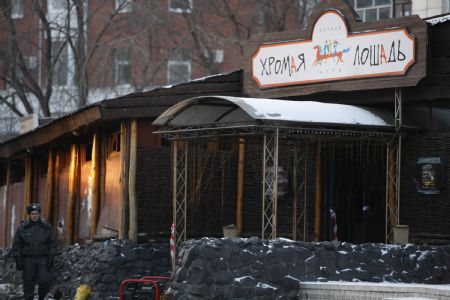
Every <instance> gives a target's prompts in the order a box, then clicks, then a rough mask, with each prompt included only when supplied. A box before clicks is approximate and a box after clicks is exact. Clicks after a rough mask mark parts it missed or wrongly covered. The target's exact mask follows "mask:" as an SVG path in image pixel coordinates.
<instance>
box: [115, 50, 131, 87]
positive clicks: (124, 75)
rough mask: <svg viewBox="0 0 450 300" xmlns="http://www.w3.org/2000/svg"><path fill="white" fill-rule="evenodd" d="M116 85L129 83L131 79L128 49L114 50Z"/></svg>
mask: <svg viewBox="0 0 450 300" xmlns="http://www.w3.org/2000/svg"><path fill="white" fill-rule="evenodd" d="M115 60H116V62H115V64H116V84H127V83H130V77H131V61H130V49H129V48H118V49H116V58H115Z"/></svg>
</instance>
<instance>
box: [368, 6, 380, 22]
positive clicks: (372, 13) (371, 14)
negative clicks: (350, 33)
mask: <svg viewBox="0 0 450 300" xmlns="http://www.w3.org/2000/svg"><path fill="white" fill-rule="evenodd" d="M375 20H377V9H376V8H372V9H366V19H365V21H375Z"/></svg>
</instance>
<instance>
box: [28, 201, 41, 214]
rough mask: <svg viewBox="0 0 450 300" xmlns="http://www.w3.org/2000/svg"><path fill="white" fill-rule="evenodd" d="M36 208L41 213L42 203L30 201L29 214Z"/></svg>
mask: <svg viewBox="0 0 450 300" xmlns="http://www.w3.org/2000/svg"><path fill="white" fill-rule="evenodd" d="M34 210H37V211H38V212H39V213H41V205H40V204H39V203H30V204H29V205H28V206H27V213H28V214H30V213H31V212H32V211H34Z"/></svg>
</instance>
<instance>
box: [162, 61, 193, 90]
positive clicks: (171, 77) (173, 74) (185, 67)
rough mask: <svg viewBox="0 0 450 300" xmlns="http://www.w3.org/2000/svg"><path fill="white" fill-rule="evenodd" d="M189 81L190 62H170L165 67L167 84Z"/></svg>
mask: <svg viewBox="0 0 450 300" xmlns="http://www.w3.org/2000/svg"><path fill="white" fill-rule="evenodd" d="M189 80H191V62H190V61H174V60H170V61H169V62H168V65H167V82H168V83H169V84H178V83H181V82H187V81H189Z"/></svg>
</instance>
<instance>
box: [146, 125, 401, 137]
mask: <svg viewBox="0 0 450 300" xmlns="http://www.w3.org/2000/svg"><path fill="white" fill-rule="evenodd" d="M276 129H279V130H280V131H283V132H287V133H288V134H292V135H322V136H334V137H344V138H345V137H362V138H374V139H383V138H389V137H391V136H392V135H393V130H392V129H393V128H392V127H386V128H379V130H378V131H376V130H374V129H368V128H366V129H361V130H354V129H350V128H349V129H342V128H326V127H323V128H320V127H319V128H315V127H299V126H295V125H292V124H287V123H273V124H268V125H257V124H240V125H234V126H222V127H202V126H197V127H188V128H163V129H161V130H158V131H156V132H155V133H156V134H159V135H161V136H163V137H164V138H166V139H169V140H177V139H196V138H209V137H217V136H242V135H255V134H261V135H262V134H266V133H271V132H273V131H274V130H276Z"/></svg>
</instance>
